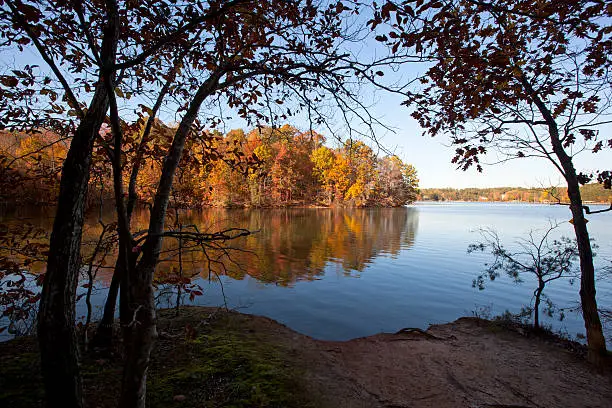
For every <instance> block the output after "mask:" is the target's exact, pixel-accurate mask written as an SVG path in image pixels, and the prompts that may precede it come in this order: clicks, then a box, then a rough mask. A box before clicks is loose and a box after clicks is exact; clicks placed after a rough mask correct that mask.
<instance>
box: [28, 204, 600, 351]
mask: <svg viewBox="0 0 612 408" xmlns="http://www.w3.org/2000/svg"><path fill="white" fill-rule="evenodd" d="M145 217H146V215H145V214H144V213H143V214H140V216H139V217H137V218H136V220H135V222H136V224H138V223H139V222H140V223H141V224H142V225H143V226H144V225H146V224H145V222H146V219H145ZM181 217H182V220H181V221H182V222H183V223H185V224H189V223H193V224H197V225H199V227H200V228H202V229H209V230H218V229H221V228H224V227H227V226H238V227H243V228H249V229H251V230H258V232H257V233H256V234H254V235H252V236H250V237H247V238H243V239H240V240H238V241H234V242H233V243H232V244H231V245H232V246H233V247H236V248H239V249H240V250H247V251H248V252H242V251H235V252H233V254H232V259H233V261H235V263H233V264H230V266H229V268H228V270H227V271H222V270H220V269H217V272H218V274H219V275H220V276H217V275H215V274H212V275H211V276H209V273H208V269H207V266H206V264H205V262H203V257H202V254H201V252H192V253H189V254H187V255H186V256H185V257H184V258H185V261H184V264H183V267H184V268H185V269H189V270H190V271H194V273H198V274H199V275H198V276H197V277H196V280H197V283H198V284H199V285H200V286H201V287H202V288H203V289H204V295H203V296H201V297H197V298H196V299H195V301H193V302H192V303H194V304H198V305H207V306H219V305H223V304H224V303H225V302H227V305H228V306H229V307H230V308H236V309H238V310H240V311H241V312H244V313H253V314H260V315H264V316H268V317H270V318H273V319H275V320H278V321H279V322H281V323H284V324H286V325H287V326H289V327H291V328H292V329H294V330H297V331H298V332H301V333H304V334H307V335H309V336H312V337H315V338H318V339H325V340H347V339H351V338H355V337H362V336H367V335H371V334H375V333H379V332H393V331H397V330H399V329H401V328H404V327H421V328H427V327H428V326H429V325H430V324H435V323H444V322H448V321H452V320H455V319H457V318H459V317H461V316H466V315H471V314H472V313H473V311H475V310H479V309H482V308H485V309H489V310H490V312H491V313H492V314H499V313H502V312H504V311H505V310H510V311H512V312H518V311H520V309H521V306H522V305H525V304H529V303H530V302H531V300H532V293H533V282H532V281H530V280H529V279H526V281H525V282H524V283H523V284H520V285H517V284H515V283H513V282H512V280H511V279H509V278H507V277H505V276H502V277H501V278H499V279H498V280H496V281H495V282H490V283H489V284H488V285H487V288H486V289H485V290H484V291H478V290H477V289H474V288H472V286H471V283H472V279H474V278H475V277H476V276H477V275H478V274H479V272H480V271H481V270H482V269H483V264H484V263H485V262H487V261H488V260H490V259H491V258H490V257H488V256H487V255H485V254H467V252H466V250H467V246H468V245H469V244H470V243H472V242H475V241H477V240H478V239H479V235H478V234H477V233H476V232H474V230H475V229H477V228H480V227H492V228H495V229H496V230H497V231H498V233H499V235H500V237H501V239H502V241H503V242H504V244H505V246H506V247H512V246H513V245H514V241H515V240H516V239H517V238H519V237H521V236H525V235H526V234H527V233H528V232H529V231H530V230H532V229H543V228H546V227H547V225H548V223H549V220H556V221H559V222H561V221H567V220H568V219H569V218H570V213H569V209H568V208H567V207H560V206H549V205H527V204H483V203H450V204H416V205H413V206H410V207H407V208H397V209H359V210H337V209H336V210H335V209H282V210H250V211H249V210H208V211H202V212H189V213H187V214H183V215H182V216H181ZM588 218H589V220H590V222H589V228H590V233H591V235H592V237H594V238H595V240H596V242H597V244H598V245H599V249H598V251H597V254H598V256H597V257H596V263H597V264H598V265H600V266H601V265H605V264H606V263H607V264H608V265H609V264H610V260H611V259H612V215H610V214H600V215H592V216H589V217H588ZM41 219H42V218H38V220H39V221H40V220H41ZM95 228H96V227H95V223H94V222H92V223H91V225H90V232H89V233H90V234H92V236H95V233H96V232H95V231H96V229H95ZM87 234H88V233H87V231H86V233H85V236H86V237H87ZM559 235H566V236H570V237H571V236H573V229H572V226H571V225H570V224H569V223H567V222H565V223H563V224H562V226H561V228H559ZM173 248H174V247H173V243H170V242H168V243H167V244H166V245H165V249H166V251H167V252H165V253H164V255H163V258H164V259H165V261H164V262H162V264H161V265H160V267H159V268H158V269H159V270H158V273H159V274H164V273H172V272H173V271H175V270H176V268H177V265H178V264H177V262H176V258H175V257H174V252H173ZM107 282H108V274H105V273H104V272H102V273H101V278H100V281H99V282H98V284H97V286H98V288H101V290H99V291H98V292H96V295H95V301H96V303H97V304H98V305H101V304H102V303H103V301H104V297H105V293H104V290H103V288H104V287H105V286H106V285H107ZM578 284H579V283H576V284H575V285H574V286H571V285H569V284H568V283H567V281H557V282H553V283H552V284H550V287H548V288H547V291H546V292H545V293H547V294H548V296H549V297H550V298H551V300H553V301H554V302H555V303H556V304H557V305H558V306H560V307H565V308H571V307H575V306H576V305H577V302H578V286H577V285H578ZM224 295H225V296H224ZM597 295H598V301H599V304H600V306H601V307H604V308H608V309H610V308H612V279H609V280H608V281H600V282H599V283H598V293H597ZM169 297H170V296H167V297H166V296H160V297H159V299H158V301H159V302H160V305H162V306H163V305H167V304H168V298H169ZM170 301H171V302H172V301H173V300H170ZM78 312H79V313H80V314H82V313H84V307H83V305H79V307H78ZM97 313H98V314H100V311H99V308H98V312H97ZM545 322H546V323H548V324H552V326H553V328H554V329H556V330H562V331H565V332H567V333H568V334H570V335H572V336H575V335H576V334H578V333H583V331H584V330H583V323H582V320H581V318H580V316H579V315H578V314H577V313H575V312H571V311H568V312H566V318H565V319H564V320H563V321H561V322H560V321H558V320H557V319H546V320H545ZM607 333H608V338H610V334H612V333H610V331H609V330H608V332H607Z"/></svg>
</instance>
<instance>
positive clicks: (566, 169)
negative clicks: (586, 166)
mask: <svg viewBox="0 0 612 408" xmlns="http://www.w3.org/2000/svg"><path fill="white" fill-rule="evenodd" d="M520 80H521V83H522V84H523V86H524V87H525V90H526V91H527V92H528V93H529V94H530V96H531V97H532V98H533V102H534V103H535V104H536V106H537V108H538V110H539V111H540V113H541V114H542V117H543V118H544V120H545V121H546V124H547V126H548V133H549V135H550V142H551V144H552V147H553V152H554V154H555V156H557V158H558V159H559V163H560V164H561V167H562V169H563V176H564V177H565V181H566V182H567V194H568V196H569V200H570V210H571V212H572V219H573V224H574V233H575V234H576V242H577V243H578V254H579V257H580V301H581V303H582V317H583V319H584V327H585V329H586V334H587V344H588V347H589V351H588V360H589V361H591V362H593V363H595V364H597V365H599V364H601V363H602V361H603V358H604V357H605V356H606V354H607V352H606V340H605V338H604V335H603V330H602V327H601V320H600V319H599V313H598V312H597V300H596V298H595V267H594V265H593V251H592V249H591V240H590V238H589V232H588V230H587V227H586V221H585V219H584V210H583V208H582V198H581V196H580V183H579V182H578V176H577V175H576V169H575V168H574V163H573V162H572V157H571V156H569V155H568V154H567V152H566V151H565V149H564V148H563V143H562V142H561V139H560V137H559V128H558V127H557V122H556V121H555V119H554V117H553V115H552V113H551V111H550V110H549V109H548V106H546V104H545V103H544V102H543V101H542V99H540V96H539V95H538V94H537V93H536V92H535V90H534V89H533V87H532V86H531V84H530V83H529V81H528V80H527V79H526V78H525V77H524V76H522V77H521V78H520Z"/></svg>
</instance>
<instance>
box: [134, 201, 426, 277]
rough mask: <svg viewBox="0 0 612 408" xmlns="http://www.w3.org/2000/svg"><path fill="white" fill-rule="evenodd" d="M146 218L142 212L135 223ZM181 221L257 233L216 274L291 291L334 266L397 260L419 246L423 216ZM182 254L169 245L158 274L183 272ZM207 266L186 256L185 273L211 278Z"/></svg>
mask: <svg viewBox="0 0 612 408" xmlns="http://www.w3.org/2000/svg"><path fill="white" fill-rule="evenodd" d="M145 219H146V217H143V213H141V214H140V217H137V218H136V220H135V221H136V222H142V221H145ZM180 220H181V222H182V223H183V224H195V225H197V226H198V228H199V229H200V230H208V231H216V230H223V229H225V228H228V227H239V228H246V229H249V230H251V231H257V232H256V233H255V234H253V235H251V236H249V237H244V238H239V239H237V240H235V241H232V242H230V243H228V245H229V246H230V247H231V248H233V250H231V251H230V258H231V259H228V258H227V257H226V256H221V257H220V259H222V260H223V261H224V264H225V267H226V268H227V269H226V270H219V269H217V270H216V272H217V273H222V274H226V275H229V276H230V277H231V278H233V279H242V278H244V276H245V275H249V276H251V277H253V278H256V279H257V280H259V281H262V282H266V283H276V284H278V285H282V286H291V285H292V284H294V283H295V282H297V281H300V280H314V279H317V277H319V276H321V275H322V274H323V273H324V270H325V266H326V265H327V264H328V263H330V262H333V263H336V264H338V265H339V266H340V267H341V269H342V271H343V273H344V274H346V275H350V274H354V273H359V272H361V271H363V270H364V268H365V267H366V265H367V264H369V263H371V262H372V261H373V259H374V258H376V257H377V256H380V255H389V256H396V255H397V254H398V253H399V252H400V250H402V249H404V248H408V247H410V246H412V245H413V244H414V239H415V236H416V231H417V227H418V211H417V210H416V209H414V208H396V209H354V210H333V209H277V210H207V211H190V212H186V213H183V214H181V215H180ZM177 249H178V246H177V243H176V241H174V240H166V241H165V243H164V251H165V253H168V254H171V255H170V256H169V257H166V258H165V260H164V261H163V262H161V263H160V265H159V267H158V274H165V273H173V271H175V270H176V269H177V268H178V264H177V256H176V250H177ZM209 255H211V254H209ZM218 255H219V254H214V253H213V254H212V255H211V256H218ZM206 261H207V259H206V257H205V256H204V254H203V253H202V251H201V250H198V248H195V250H193V251H190V252H188V253H187V254H184V255H183V262H184V263H183V269H185V270H191V271H194V272H197V273H198V274H200V276H201V277H203V278H206V279H208V278H211V276H209V271H208V264H207V262H206ZM214 277H215V276H212V278H214Z"/></svg>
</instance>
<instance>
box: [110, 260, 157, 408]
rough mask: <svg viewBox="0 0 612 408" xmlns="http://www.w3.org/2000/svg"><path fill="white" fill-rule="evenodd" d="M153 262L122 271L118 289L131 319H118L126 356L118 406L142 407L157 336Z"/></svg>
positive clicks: (127, 407) (124, 407) (123, 407)
mask: <svg viewBox="0 0 612 408" xmlns="http://www.w3.org/2000/svg"><path fill="white" fill-rule="evenodd" d="M150 261H152V260H150ZM155 263H156V262H155ZM155 263H153V262H148V263H147V265H145V266H144V267H142V268H137V269H136V270H134V269H132V271H133V272H132V273H128V274H126V275H127V276H126V277H125V278H126V279H127V280H128V281H127V282H126V284H125V285H122V286H123V287H122V289H121V293H122V294H125V295H126V297H127V298H129V299H130V302H129V303H128V304H127V305H125V308H127V310H126V315H127V316H129V317H130V318H131V319H130V321H125V322H124V321H123V319H122V323H121V325H122V328H123V337H124V344H125V355H126V360H125V365H124V367H123V382H122V385H121V398H120V400H119V407H120V408H144V407H145V397H146V385H147V369H148V367H149V359H150V355H151V350H152V348H153V344H154V342H155V339H156V338H157V329H156V325H155V319H156V315H155V303H154V299H153V282H152V279H153V272H154V270H155ZM122 303H123V302H122ZM122 308H123V304H122Z"/></svg>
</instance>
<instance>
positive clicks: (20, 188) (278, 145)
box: [0, 120, 418, 208]
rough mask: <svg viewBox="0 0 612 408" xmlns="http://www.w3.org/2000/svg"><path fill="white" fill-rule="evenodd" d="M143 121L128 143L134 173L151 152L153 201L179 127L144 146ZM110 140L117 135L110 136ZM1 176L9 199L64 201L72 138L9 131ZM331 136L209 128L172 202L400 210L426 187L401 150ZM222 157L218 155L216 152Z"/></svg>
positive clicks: (148, 180)
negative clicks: (381, 151) (386, 151)
mask: <svg viewBox="0 0 612 408" xmlns="http://www.w3.org/2000/svg"><path fill="white" fill-rule="evenodd" d="M143 124H144V121H143V120H139V121H137V122H136V123H134V124H133V125H125V128H124V132H125V134H126V135H128V137H127V139H126V140H127V144H128V146H127V149H126V154H125V155H124V158H123V166H124V172H125V173H126V179H127V178H128V177H129V169H130V168H131V167H132V165H133V163H134V162H135V161H136V160H139V159H138V155H139V154H140V155H141V156H142V160H144V166H142V170H141V171H140V172H139V174H138V191H139V200H140V201H141V202H142V203H144V204H146V203H150V202H152V200H153V196H154V194H155V191H156V188H157V184H156V183H157V181H158V180H159V175H160V173H161V166H162V160H163V155H164V152H166V151H167V149H168V147H169V145H170V143H171V141H172V137H171V136H172V134H173V128H172V127H171V126H168V125H165V124H163V123H161V122H157V123H156V124H155V125H154V130H153V131H152V133H151V137H150V139H149V142H148V143H146V145H144V146H143V145H141V144H140V139H141V134H142V132H143ZM110 133H111V132H110V129H109V128H106V127H103V128H102V129H101V131H100V134H101V138H99V141H98V142H97V145H96V147H95V149H94V152H95V154H94V157H93V168H92V173H91V177H90V182H89V200H88V201H89V203H90V205H91V204H94V203H98V202H99V199H100V198H103V199H105V200H107V199H108V200H110V199H112V191H113V187H112V176H111V166H110V164H109V163H108V162H107V159H106V156H105V154H104V149H105V143H106V144H108V143H110V137H111V134H110ZM106 139H108V140H106ZM0 140H1V141H2V144H1V145H0V176H1V177H0V178H1V179H2V182H1V183H2V184H3V186H2V187H3V188H2V189H0V191H1V192H2V195H1V196H0V202H1V203H4V204H8V205H11V204H54V203H55V200H56V197H57V193H58V190H59V172H60V170H61V167H62V163H63V160H64V158H65V157H66V152H67V151H68V147H69V141H68V140H63V139H60V138H58V136H57V135H55V134H54V133H52V132H47V131H36V132H32V133H28V134H24V133H6V134H4V135H3V137H2V138H1V139H0ZM325 141H326V140H325V137H324V136H322V135H320V134H318V133H316V132H311V131H300V130H298V129H297V128H295V127H293V126H290V125H284V126H282V127H280V128H271V127H261V128H255V129H252V130H250V131H247V132H245V131H244V130H242V129H234V130H231V131H229V132H228V133H226V134H225V135H224V134H222V133H220V132H218V131H212V132H205V133H203V136H202V137H199V138H193V140H190V142H189V146H186V149H185V154H184V155H183V158H182V160H181V165H180V168H179V171H178V172H177V174H176V182H175V183H174V186H175V187H174V190H173V192H172V199H171V205H173V206H176V207H185V208H201V207H225V208H229V207H284V206H296V205H297V206H299V205H302V206H349V207H369V206H382V207H397V206H402V205H405V204H407V203H410V202H412V201H414V200H415V199H416V198H417V194H418V179H417V173H416V169H415V168H414V167H413V166H412V165H410V164H405V163H403V162H402V160H401V159H400V158H398V157H397V156H378V155H376V153H375V152H374V151H373V150H372V148H370V147H369V146H367V145H366V144H364V143H363V142H360V141H354V140H346V141H344V142H342V143H338V145H339V147H337V148H330V147H328V146H327V145H325ZM213 155H214V158H215V159H214V160H210V157H211V156H213Z"/></svg>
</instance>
